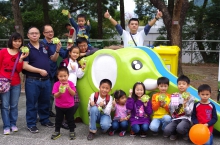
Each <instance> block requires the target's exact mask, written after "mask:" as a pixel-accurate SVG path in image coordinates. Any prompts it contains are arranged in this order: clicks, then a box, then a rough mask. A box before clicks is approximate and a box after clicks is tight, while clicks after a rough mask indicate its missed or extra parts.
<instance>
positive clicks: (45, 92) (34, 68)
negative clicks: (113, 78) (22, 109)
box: [23, 27, 61, 133]
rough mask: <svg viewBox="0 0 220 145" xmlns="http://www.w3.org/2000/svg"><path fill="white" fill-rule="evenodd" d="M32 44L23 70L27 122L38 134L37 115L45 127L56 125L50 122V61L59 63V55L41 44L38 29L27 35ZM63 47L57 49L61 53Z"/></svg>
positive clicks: (30, 31)
mask: <svg viewBox="0 0 220 145" xmlns="http://www.w3.org/2000/svg"><path fill="white" fill-rule="evenodd" d="M27 36H28V38H29V40H30V42H29V43H28V44H27V47H28V48H29V56H28V57H26V58H25V59H24V64H23V69H24V70H25V74H26V80H25V94H26V122H27V127H28V130H29V131H30V132H32V133H37V132H38V128H37V126H36V120H37V114H38V115H39V117H40V123H41V125H43V126H47V127H54V123H52V122H50V120H49V106H50V93H51V91H50V90H51V89H50V88H51V83H50V80H49V79H50V77H49V72H50V61H49V60H50V59H51V60H52V61H54V62H56V61H57V58H58V57H59V54H58V53H56V52H52V51H51V50H50V49H49V48H48V47H46V46H45V45H44V44H42V43H39V38H40V31H39V29H38V28H36V27H31V28H30V29H29V30H28V34H27ZM60 48H61V45H60V44H59V46H57V47H56V51H57V52H59V51H60Z"/></svg>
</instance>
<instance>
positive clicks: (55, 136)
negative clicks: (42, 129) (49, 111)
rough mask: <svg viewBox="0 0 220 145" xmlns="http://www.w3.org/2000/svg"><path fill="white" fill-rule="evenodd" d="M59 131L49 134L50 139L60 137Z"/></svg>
mask: <svg viewBox="0 0 220 145" xmlns="http://www.w3.org/2000/svg"><path fill="white" fill-rule="evenodd" d="M60 136H61V135H60V132H54V133H53V134H52V136H51V139H53V140H55V139H58V138H59V137H60Z"/></svg>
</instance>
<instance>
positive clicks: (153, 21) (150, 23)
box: [148, 10, 163, 26]
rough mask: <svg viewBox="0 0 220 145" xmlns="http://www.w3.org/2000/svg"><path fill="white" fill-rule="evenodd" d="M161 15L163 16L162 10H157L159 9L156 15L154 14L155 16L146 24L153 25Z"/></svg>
mask: <svg viewBox="0 0 220 145" xmlns="http://www.w3.org/2000/svg"><path fill="white" fill-rule="evenodd" d="M162 16H163V14H162V12H161V11H159V10H157V15H156V16H155V18H154V19H152V20H151V21H150V22H149V23H148V24H149V25H150V26H153V25H154V24H155V23H156V21H157V20H159V19H160V18H161V17H162Z"/></svg>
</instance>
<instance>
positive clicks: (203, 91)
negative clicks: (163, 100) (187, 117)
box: [192, 84, 218, 145]
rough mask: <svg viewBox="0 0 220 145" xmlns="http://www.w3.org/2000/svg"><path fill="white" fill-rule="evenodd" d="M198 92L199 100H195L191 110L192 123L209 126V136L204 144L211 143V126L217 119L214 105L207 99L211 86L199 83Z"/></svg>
mask: <svg viewBox="0 0 220 145" xmlns="http://www.w3.org/2000/svg"><path fill="white" fill-rule="evenodd" d="M198 94H199V97H200V98H201V100H200V101H199V102H196V103H195V104H194V107H193V112H192V122H193V124H198V123H200V124H204V125H205V126H207V127H208V128H209V131H210V138H209V140H208V142H207V143H205V145H212V144H213V135H212V132H213V126H214V124H215V123H216V121H217V119H218V118H217V113H216V109H215V105H214V104H213V103H211V102H210V101H209V98H210V97H211V87H210V86H209V85H207V84H203V85H200V86H199V88H198Z"/></svg>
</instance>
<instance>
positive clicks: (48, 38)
mask: <svg viewBox="0 0 220 145" xmlns="http://www.w3.org/2000/svg"><path fill="white" fill-rule="evenodd" d="M42 31H43V35H44V39H43V40H42V43H43V44H44V45H45V46H47V47H48V48H49V49H50V51H52V54H54V53H55V52H56V50H57V48H58V47H60V45H59V44H58V45H56V44H53V43H52V39H53V37H54V31H53V28H52V27H51V26H50V25H48V24H47V25H44V26H43V29H42ZM57 53H59V55H60V56H61V57H62V58H66V57H67V56H68V53H67V50H66V49H65V50H64V49H62V48H61V49H60V51H59V52H57ZM56 72H57V62H54V61H52V60H50V72H49V77H50V82H51V87H53V84H54V82H55V81H56V80H57V79H56ZM51 90H52V89H51ZM53 102H54V97H53V95H52V94H51V97H50V108H49V111H50V117H55V116H56V115H55V114H54V113H53V111H52V108H53Z"/></svg>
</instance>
